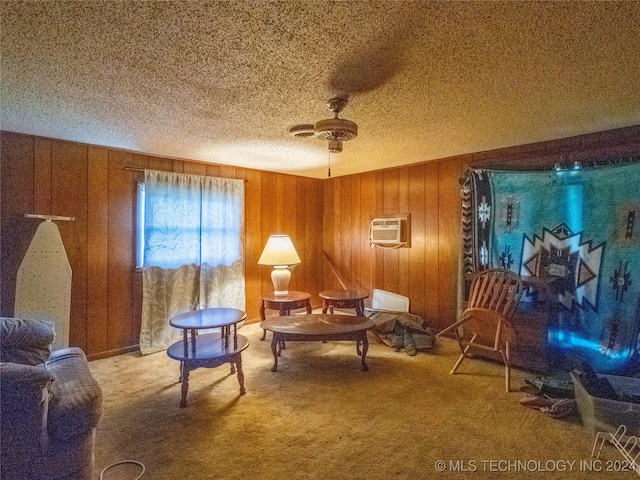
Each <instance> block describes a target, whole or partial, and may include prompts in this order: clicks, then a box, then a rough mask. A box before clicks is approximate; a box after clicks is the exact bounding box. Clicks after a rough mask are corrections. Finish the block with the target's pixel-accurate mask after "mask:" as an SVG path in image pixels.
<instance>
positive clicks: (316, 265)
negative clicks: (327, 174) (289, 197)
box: [298, 178, 323, 306]
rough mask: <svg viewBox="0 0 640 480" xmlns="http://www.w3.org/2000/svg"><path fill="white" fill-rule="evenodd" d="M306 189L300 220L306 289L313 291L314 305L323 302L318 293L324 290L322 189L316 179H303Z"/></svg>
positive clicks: (304, 189) (312, 301)
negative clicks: (322, 281)
mask: <svg viewBox="0 0 640 480" xmlns="http://www.w3.org/2000/svg"><path fill="white" fill-rule="evenodd" d="M301 183H302V189H303V191H304V214H303V216H302V218H300V219H299V220H300V221H299V222H298V223H299V224H302V226H303V228H304V238H305V242H304V258H305V262H306V268H305V275H304V276H305V281H304V284H305V286H306V291H307V292H309V293H311V295H312V297H311V303H312V305H315V306H318V305H320V304H321V302H320V297H319V296H318V293H320V291H321V290H322V284H321V280H322V274H323V255H322V242H321V241H318V239H321V238H322V233H323V232H322V190H321V186H320V185H321V182H320V180H316V179H311V178H308V179H301Z"/></svg>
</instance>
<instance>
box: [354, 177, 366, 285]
mask: <svg viewBox="0 0 640 480" xmlns="http://www.w3.org/2000/svg"><path fill="white" fill-rule="evenodd" d="M350 179H351V215H350V217H351V222H352V227H351V229H352V240H351V241H352V246H351V273H352V275H351V285H350V286H351V287H352V288H360V289H362V290H366V291H367V292H369V288H368V285H367V284H366V283H363V280H365V277H364V276H363V272H362V268H363V266H362V261H361V258H362V251H363V246H364V245H366V242H367V228H368V224H366V223H365V224H363V223H362V213H361V211H362V181H361V176H360V175H352V176H351V177H350ZM369 293H370V292H369Z"/></svg>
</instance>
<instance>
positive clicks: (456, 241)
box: [438, 160, 462, 328]
mask: <svg viewBox="0 0 640 480" xmlns="http://www.w3.org/2000/svg"><path fill="white" fill-rule="evenodd" d="M438 167H439V176H438V179H439V184H438V201H439V212H438V213H439V215H438V218H439V223H438V239H439V242H438V266H439V268H438V282H439V284H440V287H439V292H438V326H439V327H442V328H444V327H445V326H447V325H450V324H451V323H453V322H454V321H455V319H456V315H457V312H456V304H457V300H456V299H457V291H458V263H459V260H458V257H459V254H460V242H461V233H460V222H461V220H460V215H461V210H462V206H461V204H460V201H461V200H460V184H459V182H458V180H459V178H460V176H461V175H462V163H461V161H459V160H458V161H448V162H439V163H438Z"/></svg>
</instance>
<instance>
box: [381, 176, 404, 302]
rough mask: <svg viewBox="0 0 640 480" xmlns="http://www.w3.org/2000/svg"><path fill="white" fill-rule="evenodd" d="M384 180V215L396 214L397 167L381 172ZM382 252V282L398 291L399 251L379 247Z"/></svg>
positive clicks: (393, 290)
mask: <svg viewBox="0 0 640 480" xmlns="http://www.w3.org/2000/svg"><path fill="white" fill-rule="evenodd" d="M383 182H384V194H383V197H382V198H383V203H384V215H385V216H386V215H396V214H397V213H399V212H398V210H399V208H400V204H399V198H400V196H399V194H400V191H399V190H400V185H399V176H398V169H395V168H394V169H389V170H385V171H384V172H383ZM380 250H381V251H382V253H383V255H382V258H383V262H384V275H383V278H382V284H383V285H384V287H383V288H384V289H385V290H389V291H390V292H395V293H399V294H401V295H402V292H400V261H399V251H398V250H397V249H380Z"/></svg>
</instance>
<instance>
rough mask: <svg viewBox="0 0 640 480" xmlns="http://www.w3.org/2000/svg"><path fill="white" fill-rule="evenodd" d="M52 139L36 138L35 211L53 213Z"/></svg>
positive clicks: (34, 168)
mask: <svg viewBox="0 0 640 480" xmlns="http://www.w3.org/2000/svg"><path fill="white" fill-rule="evenodd" d="M51 172H52V162H51V140H49V139H46V138H40V137H35V138H34V155H33V212H30V213H42V214H51Z"/></svg>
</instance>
